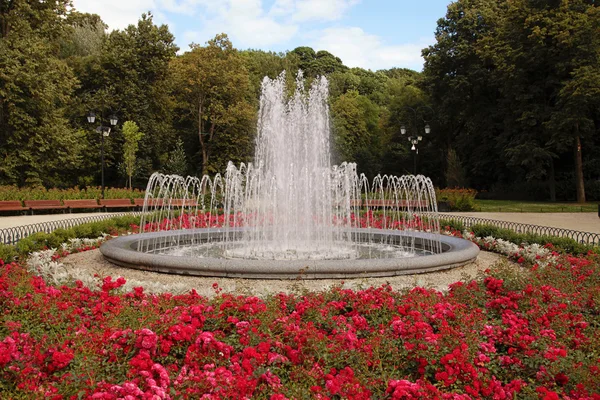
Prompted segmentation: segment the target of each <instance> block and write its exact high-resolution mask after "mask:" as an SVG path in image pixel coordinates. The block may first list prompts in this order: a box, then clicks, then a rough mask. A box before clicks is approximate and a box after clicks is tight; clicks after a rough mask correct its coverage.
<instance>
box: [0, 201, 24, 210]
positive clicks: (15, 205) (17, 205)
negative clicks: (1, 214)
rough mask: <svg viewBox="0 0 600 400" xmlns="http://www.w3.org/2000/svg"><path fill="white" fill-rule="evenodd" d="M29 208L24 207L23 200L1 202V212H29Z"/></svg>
mask: <svg viewBox="0 0 600 400" xmlns="http://www.w3.org/2000/svg"><path fill="white" fill-rule="evenodd" d="M28 210H29V208H27V207H23V204H21V200H4V201H0V211H28Z"/></svg>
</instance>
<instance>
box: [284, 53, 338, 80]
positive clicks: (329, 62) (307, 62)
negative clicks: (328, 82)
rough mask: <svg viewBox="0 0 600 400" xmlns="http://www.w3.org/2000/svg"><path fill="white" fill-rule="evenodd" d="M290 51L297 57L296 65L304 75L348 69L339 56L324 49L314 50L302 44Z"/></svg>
mask: <svg viewBox="0 0 600 400" xmlns="http://www.w3.org/2000/svg"><path fill="white" fill-rule="evenodd" d="M290 53H291V54H292V55H295V56H297V57H298V67H299V68H300V69H301V70H302V71H303V72H304V76H306V77H310V78H314V77H316V76H325V75H328V74H331V73H333V72H336V71H345V70H346V69H348V67H346V66H345V65H344V64H343V63H342V60H341V59H340V58H339V57H336V56H334V55H333V54H331V53H330V52H328V51H325V50H320V51H317V52H315V51H314V50H313V49H312V48H311V47H306V46H304V47H296V48H295V49H294V50H292V51H291V52H290Z"/></svg>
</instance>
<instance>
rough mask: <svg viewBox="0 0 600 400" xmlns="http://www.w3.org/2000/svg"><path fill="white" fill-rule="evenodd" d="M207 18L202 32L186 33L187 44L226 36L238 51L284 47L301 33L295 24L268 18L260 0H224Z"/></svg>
mask: <svg viewBox="0 0 600 400" xmlns="http://www.w3.org/2000/svg"><path fill="white" fill-rule="evenodd" d="M213 11H214V13H212V15H210V16H209V17H208V18H205V19H204V21H203V24H202V29H201V30H200V31H187V32H185V33H184V37H185V39H186V40H191V41H195V42H196V43H199V44H203V43H204V42H206V41H207V40H208V39H210V38H212V37H214V36H215V35H216V34H218V33H221V32H225V33H227V34H228V35H229V37H230V38H231V40H232V42H233V44H234V46H236V47H238V48H248V47H253V48H266V47H269V46H272V45H275V44H279V43H285V42H287V41H288V40H290V39H291V38H292V37H294V36H295V35H296V33H297V31H298V26H297V25H296V24H288V23H283V22H279V21H277V20H276V19H275V18H274V17H273V16H270V15H267V14H266V13H265V12H264V11H263V8H262V3H261V0H225V1H221V2H219V7H218V8H214V9H213Z"/></svg>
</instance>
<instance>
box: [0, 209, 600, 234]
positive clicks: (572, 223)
mask: <svg viewBox="0 0 600 400" xmlns="http://www.w3.org/2000/svg"><path fill="white" fill-rule="evenodd" d="M99 214H101V213H98V212H95V213H73V214H46V215H44V214H40V215H24V216H16V217H14V216H13V217H0V229H2V228H10V227H14V226H23V225H30V224H35V223H39V222H46V221H56V220H61V219H70V218H80V217H87V216H91V215H99ZM444 214H454V215H462V216H468V217H478V218H488V219H496V220H501V221H511V222H521V223H524V224H533V225H542V226H553V227H557V228H565V229H573V230H576V231H583V232H595V233H600V218H598V214H597V213H502V212H495V213H491V212H464V213H444Z"/></svg>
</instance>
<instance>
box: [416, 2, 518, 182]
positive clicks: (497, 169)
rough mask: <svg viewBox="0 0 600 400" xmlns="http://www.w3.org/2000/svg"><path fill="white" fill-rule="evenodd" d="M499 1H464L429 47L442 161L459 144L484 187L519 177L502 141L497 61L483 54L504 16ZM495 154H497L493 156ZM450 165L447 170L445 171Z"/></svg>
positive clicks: (427, 71)
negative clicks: (509, 163)
mask: <svg viewBox="0 0 600 400" xmlns="http://www.w3.org/2000/svg"><path fill="white" fill-rule="evenodd" d="M501 3H502V2H498V1H496V0H458V1H456V2H453V3H451V4H450V5H449V6H448V10H447V13H446V16H445V17H444V18H441V19H440V20H438V26H437V29H436V32H435V35H436V43H435V44H434V45H432V46H430V47H428V48H426V49H424V50H423V57H424V58H425V65H424V69H423V74H424V78H425V81H424V86H425V88H426V91H427V93H428V95H429V97H430V98H431V101H432V105H433V107H434V109H435V110H436V116H437V121H438V122H439V124H438V126H439V127H438V129H435V130H433V131H432V136H433V137H434V138H435V140H436V141H437V143H438V147H439V154H438V155H437V157H436V158H437V159H440V160H445V159H446V157H447V154H448V152H449V151H450V149H452V148H454V149H455V150H456V151H457V153H458V155H459V157H460V158H461V159H462V160H463V161H464V162H465V169H466V174H467V176H468V177H469V178H470V181H471V183H472V184H474V185H475V186H476V187H478V188H483V189H490V186H491V185H492V184H493V183H494V182H497V181H502V180H511V178H512V180H514V176H512V177H511V174H512V172H511V171H510V170H509V169H507V167H506V164H507V161H506V158H505V155H504V154H503V153H502V143H500V142H498V141H497V140H496V137H497V136H498V135H499V134H500V133H501V132H502V131H503V129H504V124H503V113H502V110H501V109H499V107H498V99H499V98H500V91H499V88H498V83H497V82H496V81H495V80H494V76H493V71H494V68H495V67H494V64H493V63H492V62H490V60H487V59H484V58H483V57H482V56H481V54H479V53H478V51H477V50H478V47H479V46H480V44H481V41H482V40H484V39H485V38H487V37H488V36H489V35H493V34H494V32H495V30H496V27H497V25H498V23H499V19H500V16H501V15H502V13H501V11H500V8H501ZM490 154H495V155H497V156H496V157H489V155H490ZM445 169H446V167H443V168H441V170H442V171H443V170H445Z"/></svg>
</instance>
